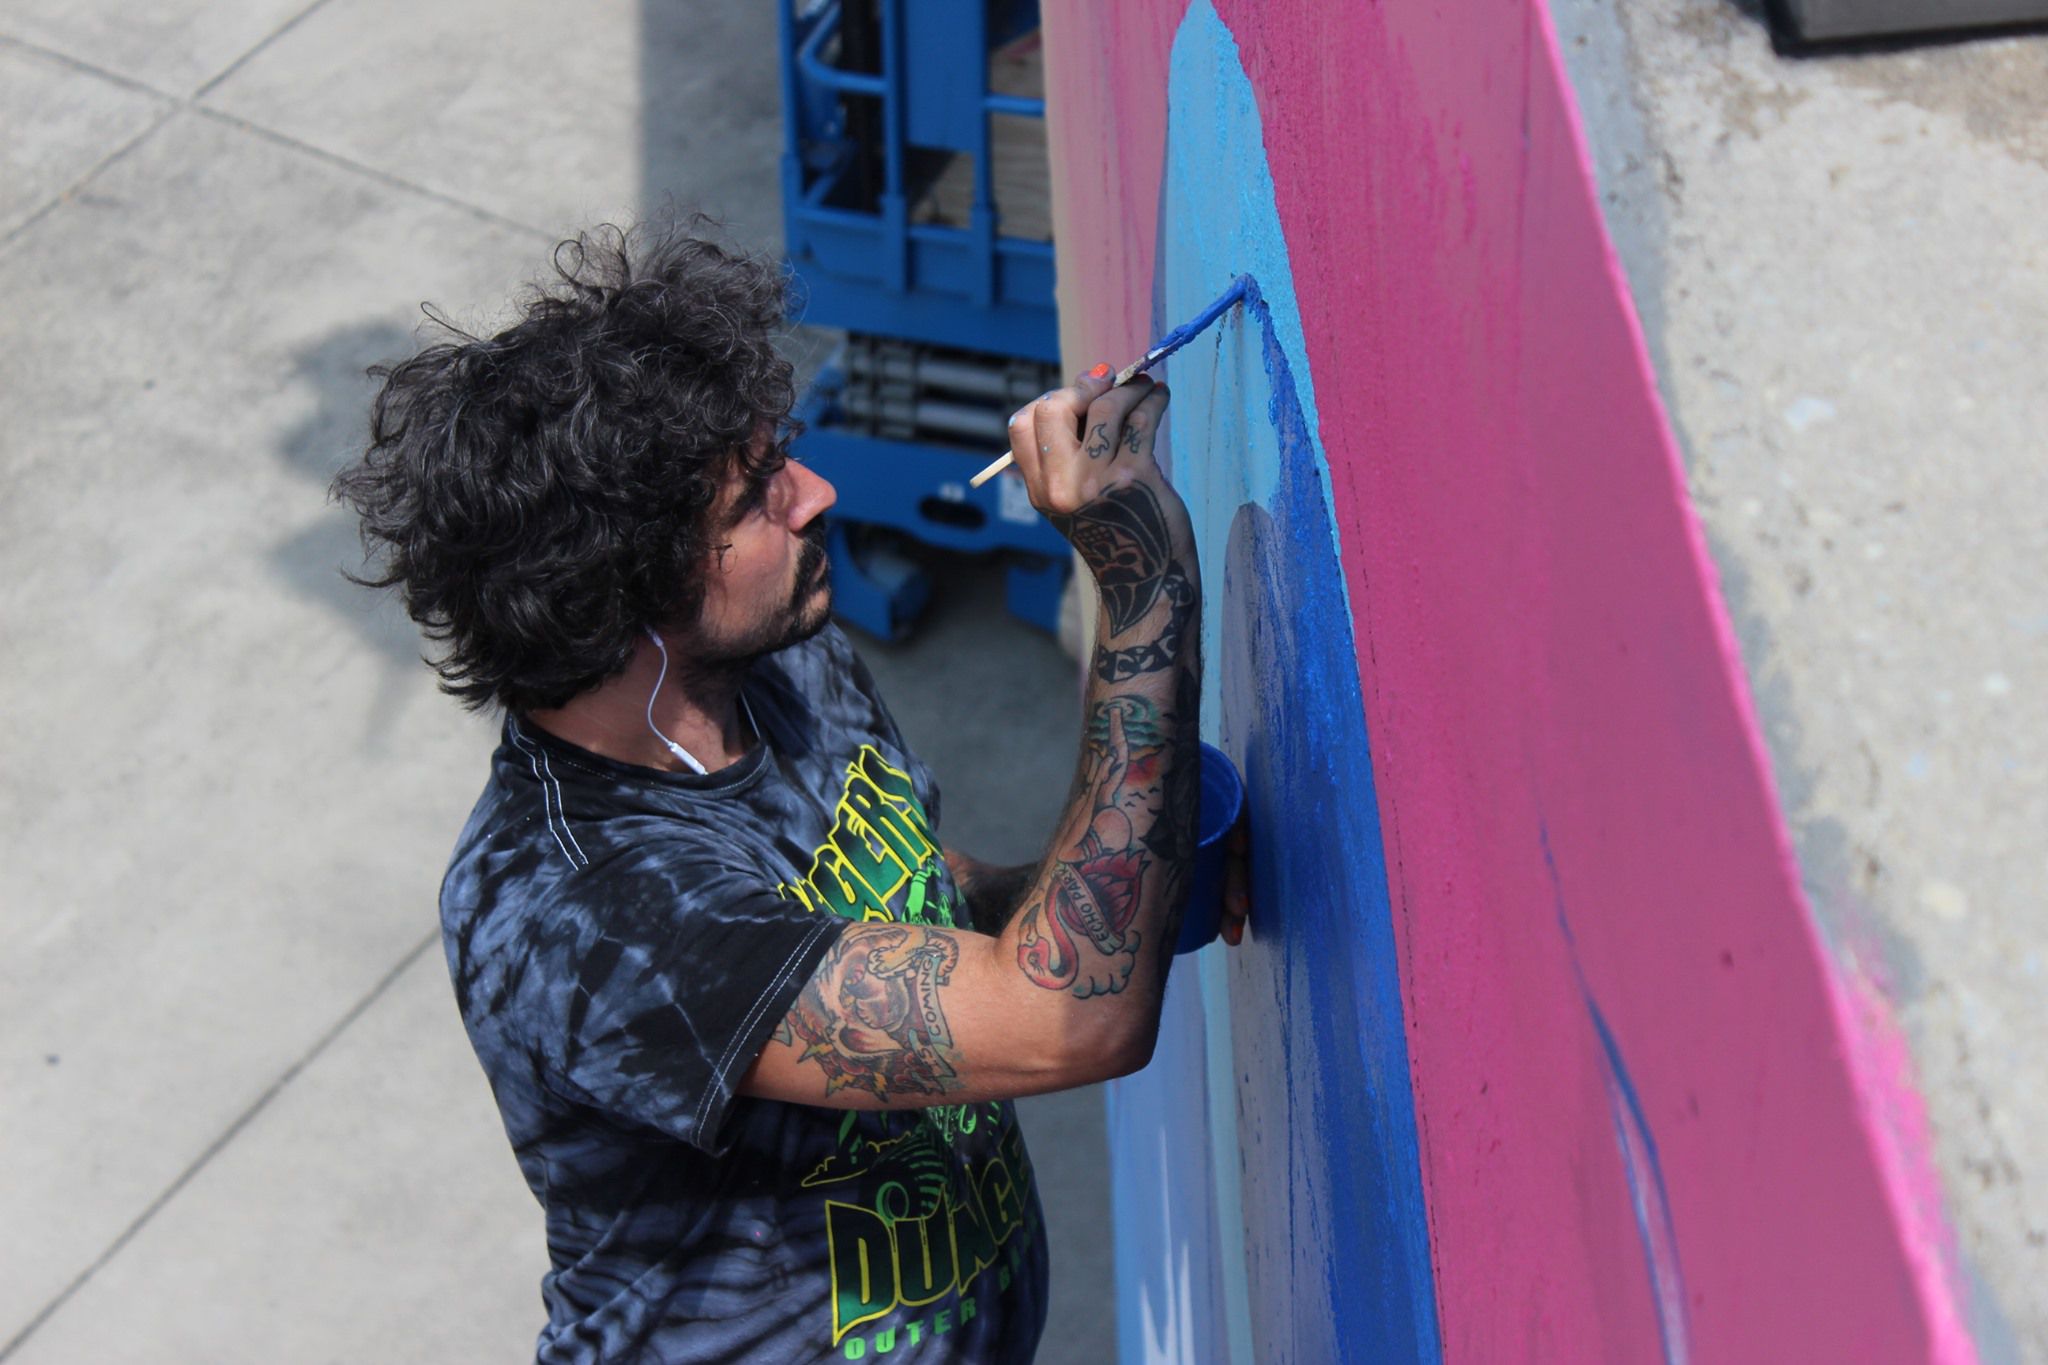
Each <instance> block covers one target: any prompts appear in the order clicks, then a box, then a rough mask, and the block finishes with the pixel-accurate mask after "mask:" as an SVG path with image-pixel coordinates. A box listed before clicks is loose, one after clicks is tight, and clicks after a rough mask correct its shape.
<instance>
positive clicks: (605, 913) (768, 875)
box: [336, 231, 1246, 1361]
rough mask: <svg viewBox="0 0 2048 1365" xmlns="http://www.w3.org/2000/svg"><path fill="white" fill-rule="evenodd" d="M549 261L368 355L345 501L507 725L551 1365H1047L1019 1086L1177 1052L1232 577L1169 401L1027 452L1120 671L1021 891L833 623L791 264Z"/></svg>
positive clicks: (453, 870) (478, 1037)
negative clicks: (366, 401) (802, 398)
mask: <svg viewBox="0 0 2048 1365" xmlns="http://www.w3.org/2000/svg"><path fill="white" fill-rule="evenodd" d="M556 268H557V273H558V274H559V276H560V279H559V282H558V283H557V285H556V286H555V287H553V288H551V289H546V290H542V291H537V292H536V293H535V294H534V295H533V296H532V297H531V298H530V299H529V300H528V302H527V304H526V306H525V308H524V309H523V314H522V316H521V318H520V320H519V321H518V322H517V323H516V324H515V325H513V326H512V327H510V328H508V329H507V330H505V331H502V332H500V333H499V334H498V335H496V336H494V337H490V338H488V339H483V338H477V337H471V336H467V335H461V334H458V335H456V336H454V337H452V338H451V339H448V340H446V341H443V342H440V343H439V344H436V345H432V346H429V347H428V348H426V349H425V350H423V351H422V352H420V353H419V354H418V355H416V356H414V357H413V358H412V359H410V360H407V361H405V362H403V363H401V364H398V365H396V366H393V367H391V368H389V369H387V370H382V371H380V372H379V373H380V374H381V375H382V376H383V378H384V381H385V383H384V389H383V392H382V393H381V394H380V395H379V397H378V399H377V402H376V407H375V411H374V414H373V422H372V441H371V445H370V448H369V450H368V452H367V454H366V455H365V456H364V457H363V459H362V460H361V461H360V462H359V463H358V464H357V465H355V466H354V467H352V468H351V469H349V470H347V471H345V472H344V473H343V474H342V475H341V477H340V478H339V479H338V480H337V483H336V492H337V494H338V495H339V496H340V497H342V498H343V499H344V500H346V501H347V502H349V503H350V504H351V505H352V506H353V507H354V508H355V509H356V511H357V512H358V513H359V514H360V516H361V518H362V531H363V536H364V539H365V543H366V545H367V546H368V547H369V548H370V549H371V551H372V552H373V554H374V555H377V556H380V557H381V559H380V563H379V567H378V568H377V569H376V570H374V571H373V574H372V577H371V578H370V579H369V580H367V581H369V582H370V583H371V584H372V585H374V586H385V587H389V586H395V587H397V588H399V589H400V591H401V593H402V595H403V598H404V601H405V604H406V607H407V610H408V611H409V612H410V614H411V615H412V616H413V618H414V619H415V620H416V621H418V622H419V623H420V624H421V625H422V626H423V627H424V628H425V629H426V631H427V632H428V634H429V636H430V638H432V639H433V640H434V641H436V642H437V643H438V644H439V645H440V646H441V650H442V652H441V655H440V658H439V659H438V661H437V663H436V667H437V670H438V671H439V673H440V675H441V678H442V683H443V687H444V689H445V690H447V691H449V692H451V693H453V694H454V695H455V696H457V697H459V698H460V699H461V700H463V701H464V702H465V703H466V704H467V705H469V706H471V707H497V708H501V709H502V710H503V712H504V714H505V720H504V727H503V742H502V743H501V745H500V746H499V748H498V750H497V753H496V754H495V756H494V758H493V762H492V770H491V776H490V779H489V781H488V783H487V785H486V787H485V790H484V793H483V796H482V797H481V799H480V800H479V802H478V803H477V806H476V809H475V811H474V813H473V815H472V816H471V819H470V821H469V824H468V826H467V828H466V829H465V830H464V832H463V834H462V836H461V838H460V840H459V842H458V846H457V849H456V852H455V855H454V859H453V862H452V863H451V866H450V868H449V872H448V877H447V880H446V882H445V884H444V887H443V894H442V916H443V926H444V932H445V946H446V950H447V955H448V964H449V969H450V972H451V974H452V976H453V979H454V983H455V988H456V995H457V999H458V1003H459V1004H460V1006H461V1009H462V1013H463V1018H464V1021H465V1024H466V1025H467V1028H468V1030H469V1034H470V1038H471V1041H472V1042H473V1043H474V1045H475V1047H476V1050H477V1053H478V1056H479V1058H480V1059H481V1060H482V1062H483V1064H484V1067H485V1070H486V1071H487V1073H488V1074H489V1077H490V1080H491V1083H492V1088H493V1091H494V1093H495V1095H496V1097H497V1100H498V1104H499V1107H500V1110H501V1112H502V1116H503V1118H504V1122H505V1127H506V1131H507V1134H508V1136H509V1137H510V1138H511V1140H512V1143H513V1146H514V1148H515V1151H516V1153H517V1155H518V1157H519V1161H520V1165H521V1168H522V1170H523V1172H524V1174H525V1175H526V1178H527V1181H528V1183H529V1184H530V1186H531V1187H532V1189H533V1192H534V1194H535V1197H536V1198H537V1199H538V1200H539V1201H540V1202H541V1204H542V1206H543V1208H544V1209H545V1210H546V1216H547V1232H548V1242H549V1249H550V1254H551V1257H552V1261H553V1270H552V1272H551V1273H550V1274H549V1275H548V1276H547V1277H546V1278H545V1280H544V1282H543V1297H544V1299H545V1302H546V1304H547V1308H548V1322H547V1325H546V1327H545V1328H544V1329H543V1330H542V1332H541V1334H540V1339H539V1343H538V1358H539V1359H541V1360H544V1361H594V1360H605V1361H628V1360H647V1361H657V1360H658V1361H682V1360H691V1361H697V1360H703V1361H710V1360H732V1361H738V1360H749V1361H761V1360H778V1361H779V1360H812V1359H821V1358H827V1357H831V1358H853V1359H858V1358H861V1357H862V1356H864V1355H867V1354H869V1353H876V1354H880V1353H892V1354H897V1355H902V1356H907V1357H908V1358H911V1359H919V1360H955V1359H958V1360H977V1361H980V1360H1027V1359H1029V1358H1030V1356H1031V1354H1032V1352H1033V1348H1034V1345H1035V1343H1036V1341H1037V1338H1038V1335H1039V1332H1040V1329H1041V1327H1042V1324H1043V1320H1044V1314H1045V1311H1046V1304H1045V1293H1044V1283H1045V1265H1046V1247H1045V1244H1044V1240H1043V1237H1042V1235H1041V1233H1040V1228H1039V1219H1038V1212H1037V1200H1036V1195H1035V1192H1034V1190H1033V1186H1032V1178H1031V1168H1030V1162H1029V1159H1028V1157H1027V1156H1026V1153H1025V1147H1024V1141H1023V1137H1022V1135H1021V1133H1020V1132H1019V1131H1018V1128H1017V1123H1016V1117H1015V1114H1014V1111H1013V1108H1012V1106H1011V1104H1010V1103H1009V1101H1010V1100H1012V1099H1014V1098H1015V1097H1017V1096H1021V1095H1029V1094H1034V1093H1039V1092H1043V1091H1048V1090H1055V1089H1061V1088H1065V1087H1070V1086H1075V1085H1080V1084H1085V1083H1089V1082H1093V1081H1097V1080H1100V1079H1103V1078H1106V1077H1110V1076H1115V1075H1121V1074H1126V1073H1128V1072H1130V1071H1132V1070H1135V1069H1137V1068H1138V1067H1140V1066H1142V1065H1143V1064H1144V1063H1145V1061H1146V1060H1147V1058H1148V1057H1149V1056H1150V1054H1151V1051H1152V1047H1153V1043H1154V1038H1155V1034H1156V1031H1157V1027H1158V1020H1159V1011H1160V1005H1161V1000H1162V996H1163V992H1164V987H1165V982H1166V977H1167V970H1168V967H1169V966H1170V964H1171V961H1172V948H1173V945H1174V943H1175V941H1176V936H1177V931H1178V926H1179V921H1180V918H1181V913H1182V909H1183V906H1184V902H1185V900H1186V887H1187V875H1188V868H1189V857H1190V854H1191V851H1192V843H1193V825H1194V818H1195V804H1196V799H1195V774H1196V762H1197V760H1196V733H1197V720H1198V710H1199V697H1200V658H1199V649H1198V644H1197V640H1196V636H1195V629H1196V627H1195V624H1194V623H1195V620H1196V618H1197V617H1198V615H1199V612H1198V610H1190V609H1189V598H1190V595H1192V602H1193V603H1195V604H1198V603H1199V593H1200V575H1199V570H1198V567H1197V564H1196V559H1195V555H1194V552H1193V548H1192V547H1193V540H1192V536H1191V532H1190V527H1189V523H1188V518H1187V514H1186V510H1185V508H1184V507H1183V506H1182V503H1181V501H1180V499H1179V497H1178V496H1176V494H1175V493H1174V491H1173V489H1172V487H1171V485H1169V484H1168V483H1167V482H1166V480H1165V478H1164V477H1163V475H1162V474H1161V473H1160V470H1159V467H1158V465H1157V464H1156V463H1155V462H1154V458H1153V444H1154V440H1155V437H1156V435H1157V433H1158V430H1159V424H1160V420H1161V418H1162V416H1163V414H1164V412H1165V409H1166V404H1167V392H1166V390H1165V388H1164V387H1163V386H1160V385H1156V384H1154V383H1152V382H1151V381H1150V380H1146V379H1142V378H1141V379H1138V380H1136V381H1134V382H1133V383H1131V384H1129V385H1126V386H1121V387H1117V386H1113V385H1112V382H1111V379H1110V375H1109V368H1108V366H1107V365H1102V366H1098V367H1096V369H1095V370H1093V371H1091V372H1089V373H1088V374H1085V375H1083V376H1081V377H1079V378H1077V379H1076V380H1075V381H1074V383H1073V385H1071V386H1070V387H1068V388H1065V389H1061V390H1058V391H1056V392H1054V393H1051V394H1047V395H1045V396H1044V397H1043V398H1041V399H1039V400H1037V401H1035V402H1034V403H1032V404H1030V405H1028V406H1027V407H1026V408H1025V409H1023V410H1022V411H1020V412H1019V413H1018V414H1017V415H1016V416H1015V417H1014V418H1013V419H1012V422H1011V424H1010V435H1011V452H1012V455H1013V457H1014V459H1015V462H1016V465H1017V467H1018V469H1019V470H1020V471H1021V475H1022V477H1023V479H1024V481H1025V483H1026V485H1027V487H1028V489H1029V491H1030V497H1031V501H1032V503H1033V505H1034V506H1036V507H1038V508H1039V509H1040V510H1041V511H1042V512H1044V513H1045V514H1046V515H1047V516H1048V517H1050V518H1052V519H1053V521H1054V524H1055V525H1056V526H1058V527H1059V528H1060V529H1061V531H1062V533H1063V534H1065V535H1067V536H1068V537H1069V539H1070V540H1071V541H1072V542H1073V544H1074V545H1075V547H1076V549H1077V550H1078V551H1079V552H1080V553H1081V555H1082V556H1083V558H1084V559H1085V560H1086V561H1087V562H1088V563H1089V565H1090V567H1091V568H1092V569H1093V570H1094V571H1095V573H1096V574H1097V576H1098V577H1099V578H1101V579H1102V580H1103V581H1104V582H1105V583H1106V584H1110V585H1113V589H1114V590H1112V591H1106V593H1105V596H1104V603H1103V607H1102V610H1101V614H1100V618H1099V621H1098V639H1099V640H1100V641H1101V642H1102V645H1103V648H1104V649H1105V650H1106V651H1110V652H1111V654H1112V655H1114V656H1115V657H1117V658H1121V659H1124V660H1126V662H1127V665H1128V666H1120V667H1104V668H1098V669H1094V670H1091V672H1090V678H1089V690H1088V694H1087V698H1086V712H1085V723H1084V731H1083V751H1082V755H1081V760H1080V769H1079V774H1078V777H1077V780H1076V783H1075V786H1074V789H1073V794H1072V795H1071V797H1070V799H1069V801H1068V804H1067V807H1066V810H1065V812H1064V814H1063V815H1062V816H1061V818H1060V821H1059V823H1058V826H1057V829H1056V832H1055V833H1054V835H1053V838H1052V840H1051V843H1050V846H1049V847H1050V852H1049V853H1048V855H1047V856H1046V858H1045V859H1044V860H1043V861H1042V862H1041V863H1040V864H1038V865H1035V866H1031V865H1027V866H1023V867H1016V868H996V867H991V866H988V865H986V864H983V863H980V862H977V861H976V860H974V859H973V858H971V857H968V856H966V855H964V854H962V853H960V852H958V851H957V850H950V849H944V848H943V847H942V844H941V841H940V837H939V834H938V828H937V825H938V812H939V803H938V791H937V787H936V784H935V782H934V780H933V778H932V775H931V773H930V772H929V771H928V770H927V769H926V768H925V767H924V766H923V765H922V764H921V763H919V762H918V760H917V758H916V756H915V755H914V754H912V753H911V752H909V750H908V749H907V747H906V746H905V744H904V741H903V738H902V736H901V734H900V733H899V732H898V730H897V728H896V726H895V724H894V722H893V721H892V720H891V718H890V716H889V713H888V711H887V709H886V708H885V707H884V705H883V703H882V700H881V698H880V697H879V696H878V695H877V693H876V690H875V687H874V684H873V681H872V679H871V678H870V676H869V674H868V672H867V670H866V668H865V667H864V666H863V665H862V663H861V662H860V660H859V659H858V657H857V656H856V655H855V654H854V652H853V650H852V648H851V646H850V645H849V643H848V641H847V640H846V638H845V636H844V635H842V634H841V633H840V632H839V631H838V630H837V629H836V628H834V627H832V626H830V625H829V624H828V614H829V610H830V588H829V580H828V577H827V574H826V572H825V570H826V564H825V554H824V537H823V528H824V522H823V516H824V513H825V512H826V511H827V509H828V508H830V506H831V504H832V501H833V497H834V494H833V490H832V488H831V486H830V485H829V484H828V483H826V482H825V481H824V480H823V479H821V478H819V477H818V476H817V475H815V474H813V473H811V472H810V471H809V470H807V469H805V468H804V467H803V466H802V465H800V464H797V463H794V462H792V461H791V460H790V459H788V457H787V455H786V441H785V436H786V431H787V422H786V419H787V416H788V412H789V407H790V400H791V396H792V392H791V378H790V370H789V366H788V365H787V363H786V362H785V361H783V360H782V359H781V358H780V357H779V356H777V355H776V353H775V351H774V349H773V346H772V344H771V335H770V334H771V331H772V330H773V328H774V327H775V326H776V325H777V324H778V323H779V321H780V318H781V315H782V308H783V295H782V277H781V275H780V274H779V273H778V272H776V271H775V270H773V269H772V268H770V267H768V266H766V265H764V264H762V263H760V262H758V261H754V260H751V259H747V258H743V257H739V256H735V255H733V254H731V253H728V252H726V251H724V250H723V249H721V248H719V247H717V246H715V245H712V244H710V243H706V242H703V241H699V240H695V239H693V238H691V237H689V236H687V235H683V234H681V233H675V232H670V233H666V234H656V235H651V236H649V237H647V238H646V239H645V240H644V241H642V240H633V239H628V238H626V237H625V236H623V235H620V234H615V233H612V232H609V231H606V232H602V233H598V234H591V235H588V236H586V237H584V238H582V239H580V240H579V241H577V242H575V243H567V244H564V246H563V247H562V248H561V249H560V250H558V253H557V257H556ZM1084 431H1085V432H1089V433H1095V432H1106V433H1107V435H1108V440H1107V442H1106V443H1104V442H1100V441H1091V442H1089V443H1088V444H1087V445H1086V446H1084V445H1083V442H1082V439H1081V438H1082V434H1083V432H1084ZM1169 582H1172V583H1174V584H1175V586H1174V588H1173V590H1171V591H1168V590H1167V589H1166V588H1165V587H1164V586H1163V585H1165V584H1168V583H1169ZM1228 885H1229V889H1228V890H1227V891H1226V902H1227V904H1226V912H1225V913H1226V916H1227V919H1228V921H1229V922H1228V923H1227V925H1226V928H1225V935H1226V937H1229V938H1231V939H1233V940H1235V938H1237V937H1238V936H1239V935H1240V934H1241V932H1242V920H1243V913H1244V909H1245V903H1246V896H1245V892H1244V890H1243V887H1244V878H1243V870H1242V867H1241V866H1240V867H1238V868H1236V869H1235V870H1234V876H1232V877H1231V878H1230V880H1229V883H1228Z"/></svg>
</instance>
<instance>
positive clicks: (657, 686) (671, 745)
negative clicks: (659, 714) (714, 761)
mask: <svg viewBox="0 0 2048 1365" xmlns="http://www.w3.org/2000/svg"><path fill="white" fill-rule="evenodd" d="M643 629H647V638H648V639H650V640H652V641H654V647H655V649H657V650H659V651H660V652H661V671H660V672H659V673H656V674H655V675H654V690H653V691H652V692H649V693H648V694H647V728H648V729H649V730H652V731H653V732H654V737H655V738H656V739H658V740H660V741H661V742H662V743H663V744H665V745H667V746H668V751H669V752H670V753H672V754H674V755H675V756H676V757H677V758H679V759H681V760H682V761H683V762H684V763H685V764H686V765H688V767H689V769H690V771H691V772H693V773H696V774H697V775H698V776H699V777H708V776H710V770H709V769H707V768H706V767H705V766H704V765H703V764H702V763H699V762H698V761H697V756H696V755H695V754H693V753H691V752H690V751H689V750H688V749H685V748H684V747H683V746H682V745H680V744H678V743H676V742H675V741H674V740H672V739H670V738H669V737H668V736H667V735H665V734H663V733H662V732H661V727H660V726H658V725H656V724H655V723H654V699H655V698H656V697H658V696H660V695H661V685H662V683H663V682H665V681H666V680H667V679H668V646H667V645H665V644H663V643H662V642H661V637H660V636H659V635H656V634H655V633H654V631H653V630H652V629H651V628H644V627H643ZM740 709H741V710H742V711H745V712H746V713H747V727H748V728H749V729H751V730H752V731H753V732H754V736H755V738H757V739H758V738H760V736H761V725H760V722H758V721H756V720H755V719H754V708H753V707H752V706H750V705H748V704H747V698H746V694H745V693H741V694H740Z"/></svg>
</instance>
